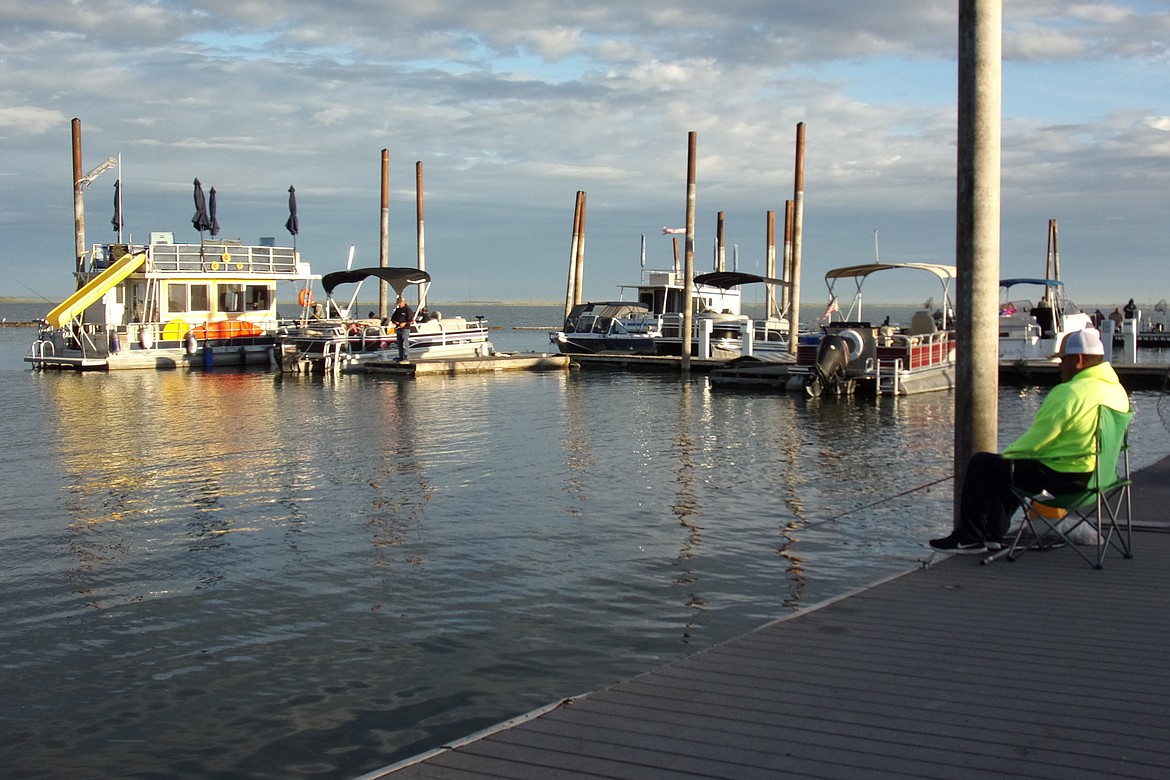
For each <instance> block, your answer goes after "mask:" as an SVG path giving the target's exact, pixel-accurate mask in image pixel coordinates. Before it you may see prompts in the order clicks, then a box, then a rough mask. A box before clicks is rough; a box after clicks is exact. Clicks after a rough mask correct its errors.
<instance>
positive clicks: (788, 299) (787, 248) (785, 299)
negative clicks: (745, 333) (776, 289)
mask: <svg viewBox="0 0 1170 780" xmlns="http://www.w3.org/2000/svg"><path fill="white" fill-rule="evenodd" d="M792 205H793V204H792V201H791V200H786V201H784V275H783V276H781V277H780V278H781V279H785V280H787V281H789V282H791V281H793V279H792ZM791 303H792V293H791V292H789V290H788V288H787V287H785V288H784V289H782V290H781V291H780V309H781V311H788V310H789V306H790V304H791ZM794 314H795V313H794V312H789V315H788V316H789V317H792V316H794Z"/></svg>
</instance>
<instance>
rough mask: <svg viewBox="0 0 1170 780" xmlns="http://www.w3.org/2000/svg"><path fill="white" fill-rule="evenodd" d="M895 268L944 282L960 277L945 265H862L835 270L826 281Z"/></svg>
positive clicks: (954, 270) (865, 275) (862, 276)
mask: <svg viewBox="0 0 1170 780" xmlns="http://www.w3.org/2000/svg"><path fill="white" fill-rule="evenodd" d="M895 268H909V269H913V270H917V271H927V272H929V273H932V274H934V275H935V276H937V277H938V278H939V279H942V280H943V281H944V282H945V281H946V280H948V279H954V278H955V277H956V276H958V272H957V270H956V269H955V266H953V265H943V264H941V263H862V264H860V265H847V266H843V267H841V268H834V269H832V270H831V271H829V272H828V273H826V274H825V281H826V282H827V281H829V280H831V279H846V278H861V279H864V278H865V277H867V276H869V275H870V274H875V273H877V272H878V271H889V270H892V269H895Z"/></svg>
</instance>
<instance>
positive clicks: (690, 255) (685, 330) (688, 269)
mask: <svg viewBox="0 0 1170 780" xmlns="http://www.w3.org/2000/svg"><path fill="white" fill-rule="evenodd" d="M697 148H698V140H697V135H696V133H695V131H694V130H692V131H691V132H690V133H688V134H687V228H686V230H687V240H686V249H685V250H684V253H683V259H684V271H683V321H682V365H681V368H682V372H683V373H684V374H687V373H689V372H690V370H691V339H692V337H693V336H694V334H693V333H692V332H691V331H692V326H693V324H694V321H695V303H694V300H693V296H694V292H695V152H696V149H697ZM703 357H705V356H703Z"/></svg>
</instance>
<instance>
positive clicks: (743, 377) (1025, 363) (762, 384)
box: [711, 360, 1170, 390]
mask: <svg viewBox="0 0 1170 780" xmlns="http://www.w3.org/2000/svg"><path fill="white" fill-rule="evenodd" d="M1112 365H1113V368H1114V370H1115V371H1117V376H1118V378H1119V379H1120V380H1121V383H1122V384H1123V385H1125V387H1126V389H1127V390H1148V389H1158V388H1161V387H1164V386H1165V385H1166V383H1167V378H1168V377H1170V365H1167V364H1165V363H1113V364H1112ZM999 379H1000V381H1001V382H1002V383H1004V384H1021V383H1023V384H1041V385H1054V384H1057V383H1058V382H1059V381H1060V365H1059V364H1057V363H1052V362H1049V361H1046V360H1004V361H1001V362H1000V364H999ZM711 382H712V384H715V385H720V386H731V387H743V388H757V389H766V390H783V389H785V387H786V385H787V383H788V365H786V364H782V363H754V364H753V363H741V364H738V365H727V364H725V365H723V366H718V367H716V368H714V369H711Z"/></svg>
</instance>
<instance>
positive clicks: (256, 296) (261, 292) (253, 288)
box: [246, 284, 272, 311]
mask: <svg viewBox="0 0 1170 780" xmlns="http://www.w3.org/2000/svg"><path fill="white" fill-rule="evenodd" d="M246 297H247V300H248V310H249V311H266V310H267V309H268V308H270V307H271V305H272V290H270V289H268V288H267V287H265V286H263V285H259V284H250V285H248V288H247V290H246Z"/></svg>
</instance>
